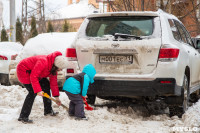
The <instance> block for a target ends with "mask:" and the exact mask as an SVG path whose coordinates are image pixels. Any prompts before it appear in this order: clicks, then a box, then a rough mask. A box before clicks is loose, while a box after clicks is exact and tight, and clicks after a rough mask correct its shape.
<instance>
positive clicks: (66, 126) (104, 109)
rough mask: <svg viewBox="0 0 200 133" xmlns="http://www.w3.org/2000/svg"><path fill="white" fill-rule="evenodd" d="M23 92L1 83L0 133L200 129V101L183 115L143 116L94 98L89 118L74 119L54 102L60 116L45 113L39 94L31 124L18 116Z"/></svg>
mask: <svg viewBox="0 0 200 133" xmlns="http://www.w3.org/2000/svg"><path fill="white" fill-rule="evenodd" d="M26 94H27V91H26V89H25V88H22V87H20V86H3V85H0V125H1V126H0V133H32V132H34V133H35V132H42V133H66V132H67V133H80V132H81V133H135V132H136V133H144V132H148V133H168V132H172V131H175V132H182V131H185V132H188V130H190V131H195V132H198V131H197V130H199V129H200V101H199V102H197V103H196V104H194V105H193V106H192V107H190V108H189V110H188V111H187V112H186V113H185V114H184V115H183V118H178V117H177V116H174V117H171V118H170V117H168V116H167V115H165V114H163V115H156V116H155V115H152V116H150V117H145V116H143V115H142V114H143V113H142V112H141V107H138V106H135V107H134V106H113V107H112V106H108V105H112V104H115V102H112V101H108V100H101V99H97V101H96V105H97V106H96V107H95V110H93V111H87V110H86V111H85V112H86V116H88V117H89V120H88V121H77V120H74V119H73V118H71V117H69V116H68V114H67V112H66V110H64V109H63V108H62V107H58V106H57V105H56V104H54V103H53V108H54V110H55V111H59V115H58V116H56V117H52V116H44V115H43V103H42V98H41V97H39V96H37V97H36V99H35V102H34V105H33V108H32V112H31V115H30V119H33V120H34V123H33V124H23V123H21V122H18V121H17V118H18V116H19V113H20V110H21V107H22V104H23V101H24V98H25V96H26ZM60 99H61V101H62V103H63V104H64V105H66V106H68V104H69V100H68V98H67V96H66V94H65V93H63V92H61V96H60ZM121 104H123V103H121ZM115 105H116V104H115Z"/></svg>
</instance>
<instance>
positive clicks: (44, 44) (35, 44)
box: [17, 32, 76, 60]
mask: <svg viewBox="0 0 200 133" xmlns="http://www.w3.org/2000/svg"><path fill="white" fill-rule="evenodd" d="M75 36H76V32H65V33H56V32H54V33H43V34H39V35H38V36H36V37H34V38H31V39H29V40H28V41H27V42H26V44H25V46H24V48H23V50H22V52H21V53H20V54H19V56H18V57H17V59H19V60H21V59H24V58H27V57H30V56H35V55H47V54H50V53H52V52H55V51H60V52H61V53H62V54H63V55H65V51H66V48H67V47H70V46H71V44H72V42H73V41H74V38H75Z"/></svg>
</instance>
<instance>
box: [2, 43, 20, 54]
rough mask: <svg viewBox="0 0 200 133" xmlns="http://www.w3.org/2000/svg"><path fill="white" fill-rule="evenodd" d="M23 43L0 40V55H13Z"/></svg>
mask: <svg viewBox="0 0 200 133" xmlns="http://www.w3.org/2000/svg"><path fill="white" fill-rule="evenodd" d="M22 49H23V45H22V44H21V43H19V42H0V54H1V55H13V54H17V53H19V52H20V51H21V50H22Z"/></svg>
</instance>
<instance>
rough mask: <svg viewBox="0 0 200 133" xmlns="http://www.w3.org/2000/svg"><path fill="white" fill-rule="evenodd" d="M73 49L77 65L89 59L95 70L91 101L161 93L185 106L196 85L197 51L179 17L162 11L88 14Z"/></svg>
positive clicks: (199, 66) (199, 77) (199, 83)
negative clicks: (102, 98)
mask: <svg viewBox="0 0 200 133" xmlns="http://www.w3.org/2000/svg"><path fill="white" fill-rule="evenodd" d="M73 48H74V50H76V54H77V55H76V58H75V60H77V61H78V65H79V68H80V70H82V69H83V67H84V65H86V64H88V63H91V64H93V65H94V67H95V69H96V71H97V74H96V76H95V83H94V86H91V87H90V88H89V90H88V94H89V99H90V96H91V99H90V100H92V102H93V103H94V101H95V97H94V96H99V97H107V96H115V97H116V96H119V97H130V98H141V97H151V98H156V97H160V96H162V98H164V99H165V101H166V102H168V103H170V104H178V105H180V106H182V107H183V110H184V111H185V110H186V109H187V108H188V101H189V96H190V94H191V93H196V92H197V90H199V87H200V75H199V72H200V71H199V70H200V55H199V52H198V51H197V49H196V48H195V44H194V43H193V42H192V40H191V37H190V35H189V33H188V31H187V30H186V28H185V27H184V26H183V24H182V23H181V21H179V20H178V19H177V17H175V16H173V15H171V14H168V13H165V12H163V11H162V10H158V11H157V12H151V11H145V12H111V13H103V14H91V15H89V16H88V17H87V18H86V19H85V20H84V22H83V23H82V25H81V27H80V29H79V31H78V33H77V37H76V39H75V42H74V43H73ZM92 96H93V97H92ZM92 98H93V99H92Z"/></svg>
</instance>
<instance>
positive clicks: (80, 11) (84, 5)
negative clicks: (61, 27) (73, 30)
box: [47, 0, 98, 20]
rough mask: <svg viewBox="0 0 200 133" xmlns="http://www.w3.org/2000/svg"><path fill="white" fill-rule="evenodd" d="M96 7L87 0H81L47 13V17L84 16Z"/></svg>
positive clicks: (66, 17) (67, 17)
mask: <svg viewBox="0 0 200 133" xmlns="http://www.w3.org/2000/svg"><path fill="white" fill-rule="evenodd" d="M97 10H98V9H97V8H95V7H94V6H93V5H91V4H88V1H87V0H82V1H80V2H78V3H74V4H70V5H67V6H66V7H63V8H61V9H59V10H57V11H55V12H54V13H51V14H49V15H47V19H50V20H51V19H70V18H80V17H86V16H87V15H89V14H92V13H93V12H94V11H97Z"/></svg>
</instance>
